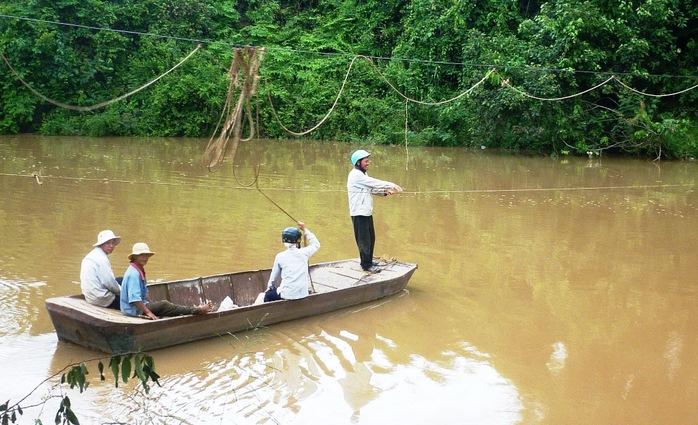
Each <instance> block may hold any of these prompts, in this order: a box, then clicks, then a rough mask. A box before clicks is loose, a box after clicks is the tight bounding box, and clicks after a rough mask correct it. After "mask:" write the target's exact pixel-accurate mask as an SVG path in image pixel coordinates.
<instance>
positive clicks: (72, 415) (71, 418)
mask: <svg viewBox="0 0 698 425" xmlns="http://www.w3.org/2000/svg"><path fill="white" fill-rule="evenodd" d="M65 417H66V418H67V419H68V422H70V423H71V424H75V425H80V421H78V418H77V417H76V416H75V413H74V412H73V411H72V410H71V409H67V410H66V411H65Z"/></svg>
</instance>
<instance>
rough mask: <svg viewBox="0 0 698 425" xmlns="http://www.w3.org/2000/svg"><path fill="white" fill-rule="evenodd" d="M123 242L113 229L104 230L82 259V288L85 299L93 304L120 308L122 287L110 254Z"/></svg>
mask: <svg viewBox="0 0 698 425" xmlns="http://www.w3.org/2000/svg"><path fill="white" fill-rule="evenodd" d="M119 242H121V237H120V236H116V235H115V234H114V232H112V231H111V230H102V231H101V232H99V234H98V235H97V243H95V244H94V245H92V246H93V247H94V248H93V249H92V251H90V252H89V254H87V255H86V256H85V258H83V259H82V264H81V265H80V288H81V289H82V294H83V295H84V296H85V301H87V302H88V303H90V304H92V305H96V306H100V307H107V308H114V309H117V310H118V309H119V306H120V301H119V293H120V292H121V288H120V287H119V284H118V282H117V280H116V278H115V277H114V272H113V271H112V268H111V263H110V262H109V257H108V255H109V254H111V253H112V251H114V248H116V246H117V245H118V244H119Z"/></svg>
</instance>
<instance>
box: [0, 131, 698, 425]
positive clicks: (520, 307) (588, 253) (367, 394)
mask: <svg viewBox="0 0 698 425" xmlns="http://www.w3.org/2000/svg"><path fill="white" fill-rule="evenodd" d="M205 145H206V140H199V139H126V138H117V139H90V138H77V139H76V138H43V137H34V136H24V137H0V229H1V230H0V231H1V234H2V237H1V238H0V304H2V306H3V308H2V309H1V310H0V323H1V324H2V326H1V327H0V362H1V363H2V364H3V366H4V370H3V373H2V374H0V399H2V400H3V401H5V400H7V399H10V400H18V399H19V398H21V397H23V396H24V395H26V394H28V393H29V392H31V391H32V389H34V388H35V387H36V386H37V385H38V389H37V390H36V391H35V392H34V393H33V394H32V395H31V396H30V398H29V400H28V403H27V404H30V403H33V402H40V401H41V400H42V398H43V397H45V396H46V395H49V394H53V395H56V394H60V393H61V391H64V392H65V394H68V395H69V396H70V397H71V400H72V401H73V405H74V406H73V407H74V410H76V412H78V417H79V418H80V419H81V422H82V423H105V422H115V421H121V422H125V423H221V424H262V423H277V424H320V423H323V424H325V423H333V424H349V423H358V424H384V423H402V424H423V423H468V424H555V425H557V424H592V423H593V424H611V423H613V424H621V423H623V424H657V423H670V424H692V423H695V406H696V405H698V355H697V354H698V353H697V352H698V333H697V332H696V331H697V330H698V325H697V323H698V321H697V320H696V311H698V291H697V290H696V286H697V285H698V283H697V282H696V277H695V276H696V265H697V264H698V253H697V251H696V240H698V230H697V229H698V226H696V223H697V222H698V220H697V219H698V195H697V194H696V191H695V188H696V187H695V186H696V179H697V178H698V164H696V163H692V162H691V163H660V164H657V163H653V162H649V161H644V160H631V159H616V158H610V159H609V158H601V159H599V158H598V157H595V158H592V159H587V158H530V157H517V156H509V155H501V154H497V153H492V152H489V151H487V150H478V151H472V150H465V149H441V148H410V149H409V151H405V149H404V147H367V148H368V149H369V150H371V151H372V153H373V156H372V166H371V169H370V170H369V174H371V175H372V176H374V177H377V178H380V179H385V180H390V181H394V182H396V183H399V184H400V185H402V186H403V187H404V188H405V193H404V194H401V195H399V196H395V197H390V198H380V199H376V200H375V213H374V218H375V221H376V229H377V234H378V242H377V247H376V254H377V255H383V256H386V257H396V258H398V259H400V260H404V261H410V262H416V263H418V264H419V270H417V272H416V273H415V275H414V277H413V278H412V280H411V281H410V284H409V285H408V290H407V291H405V292H404V293H402V294H400V295H398V296H395V297H391V298H389V299H385V300H382V301H379V302H376V303H371V304H367V305H361V306H358V307H355V308H351V309H348V310H342V311H338V312H334V313H331V314H326V315H322V316H318V317H312V318H308V319H303V320H297V321H293V322H288V323H284V324H279V325H273V326H270V327H262V328H259V329H257V330H255V331H250V332H246V333H240V334H236V335H224V336H220V337H218V338H214V339H211V340H207V341H202V342H197V343H191V344H185V345H180V346H176V347H172V348H168V349H163V350H158V351H155V352H153V353H152V354H153V356H154V357H155V360H156V367H157V369H158V371H159V372H160V374H161V375H162V380H161V383H162V387H161V388H160V387H154V388H153V389H152V390H151V393H150V394H149V395H148V396H141V395H138V394H137V393H134V389H135V388H136V386H135V384H134V383H133V382H129V383H128V384H125V385H123V384H122V385H119V387H118V388H115V387H114V385H113V381H112V380H111V379H110V378H109V377H108V379H107V382H105V383H102V382H99V379H98V378H97V372H96V364H95V362H89V363H88V366H91V368H92V369H91V370H92V371H93V372H92V373H91V374H90V378H91V381H92V383H91V385H90V387H89V389H88V391H87V392H85V393H83V394H79V393H78V392H77V390H68V389H63V390H61V389H60V387H58V388H57V387H56V381H55V380H49V381H48V382H46V383H43V384H42V381H43V380H44V379H46V378H47V377H49V376H51V375H52V374H54V373H57V372H59V371H60V370H61V369H62V368H63V367H64V366H66V365H67V364H69V363H71V362H76V361H81V360H83V359H95V358H99V357H101V356H103V355H102V354H101V353H99V352H95V351H91V350H87V349H84V348H81V347H76V346H73V345H71V344H67V343H63V342H58V341H57V340H56V337H55V334H54V333H53V327H52V325H51V322H50V320H49V318H48V315H47V313H46V310H45V308H44V300H45V299H46V298H48V297H52V296H59V295H67V294H73V293H77V292H79V289H80V288H79V284H78V279H79V267H80V260H81V258H82V257H83V256H84V255H85V254H86V253H87V252H88V251H89V249H90V247H91V245H92V243H94V240H95V239H96V235H97V232H99V231H100V230H102V229H105V228H110V229H112V230H114V231H115V232H116V233H117V234H118V235H120V236H122V238H123V242H122V244H121V245H119V246H118V247H117V248H116V249H115V251H114V253H113V254H112V256H111V261H112V265H113V267H114V270H115V272H116V273H117V274H122V273H123V271H124V270H125V268H126V266H127V262H128V260H127V258H126V257H127V255H128V254H129V252H130V248H131V246H132V245H133V243H135V242H138V241H145V242H147V243H148V245H149V246H150V247H151V249H153V250H154V251H156V252H157V255H156V256H154V257H153V258H152V259H151V261H150V262H149V263H148V276H149V279H150V280H152V281H161V280H170V279H178V278H187V277H192V276H201V275H209V274H214V273H221V272H227V271H233V270H247V269H258V268H267V267H269V266H271V264H272V262H273V259H274V255H275V254H276V253H277V252H278V251H279V250H281V249H282V248H283V246H282V245H281V243H280V240H279V238H280V236H279V235H280V232H281V230H282V229H283V228H284V227H286V226H289V225H291V224H292V222H291V221H290V220H289V218H288V217H287V216H286V215H285V214H283V213H282V212H281V211H279V210H278V209H277V208H276V207H275V206H274V205H273V204H271V203H270V202H269V201H268V200H267V199H266V198H265V197H264V196H262V195H261V194H260V193H259V192H258V191H257V189H256V188H255V187H254V186H251V187H244V185H248V184H250V183H252V181H253V179H254V167H255V166H257V165H258V164H261V174H260V176H259V187H260V189H262V190H263V191H264V193H265V194H267V195H268V196H269V197H270V198H272V199H273V200H274V201H275V202H276V203H277V204H278V205H279V206H281V207H282V208H284V209H285V210H286V211H287V212H288V213H290V214H291V215H292V216H293V217H294V218H296V219H298V220H301V221H304V222H305V223H307V225H308V227H309V228H310V229H311V230H313V232H314V233H316V234H317V236H318V238H319V239H320V241H321V242H322V248H321V250H320V251H319V252H318V253H317V254H316V256H315V257H313V261H314V262H321V261H330V260H335V259H339V258H351V257H356V256H357V253H356V248H355V244H354V240H353V234H352V229H351V223H350V220H349V217H348V211H347V209H348V208H347V200H346V186H345V184H346V175H347V173H348V171H349V169H350V164H349V160H348V157H349V154H350V153H351V151H352V150H353V149H355V148H358V147H360V146H349V145H346V144H340V143H319V142H288V141H287V142H283V141H258V142H254V143H248V144H246V145H244V146H243V147H242V149H241V151H240V153H239V155H238V157H237V158H236V160H235V166H234V167H233V165H232V164H230V163H227V164H225V165H224V166H223V168H222V169H221V170H220V171H218V172H216V173H210V172H209V171H208V170H206V168H205V167H204V166H203V164H202V162H201V155H202V153H203V149H204V147H205ZM361 147H365V146H361ZM233 170H234V172H233ZM33 174H36V175H37V176H39V177H33ZM39 183H41V184H39ZM56 408H57V403H56V399H50V400H49V401H48V402H47V404H46V406H45V407H44V409H43V412H41V411H40V410H39V409H38V408H35V409H27V410H25V414H24V418H26V419H28V420H29V421H33V419H34V418H37V417H41V418H42V420H43V421H44V423H48V422H50V421H51V420H52V418H53V415H54V414H55V411H56Z"/></svg>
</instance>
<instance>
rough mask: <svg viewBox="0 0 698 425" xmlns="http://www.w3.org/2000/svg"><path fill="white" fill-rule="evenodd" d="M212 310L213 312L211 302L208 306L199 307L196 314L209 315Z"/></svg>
mask: <svg viewBox="0 0 698 425" xmlns="http://www.w3.org/2000/svg"><path fill="white" fill-rule="evenodd" d="M211 310H213V303H212V302H211V301H209V302H207V303H206V304H201V305H200V306H199V307H197V309H196V314H207V313H208V312H210V311H211Z"/></svg>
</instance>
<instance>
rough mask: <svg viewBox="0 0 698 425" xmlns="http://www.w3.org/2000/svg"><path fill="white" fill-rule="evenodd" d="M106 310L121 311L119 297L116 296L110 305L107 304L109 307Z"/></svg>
mask: <svg viewBox="0 0 698 425" xmlns="http://www.w3.org/2000/svg"><path fill="white" fill-rule="evenodd" d="M107 308H113V309H114V310H119V309H121V297H119V296H118V295H117V296H116V297H115V298H114V301H112V302H111V304H109V305H108V306H107Z"/></svg>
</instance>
